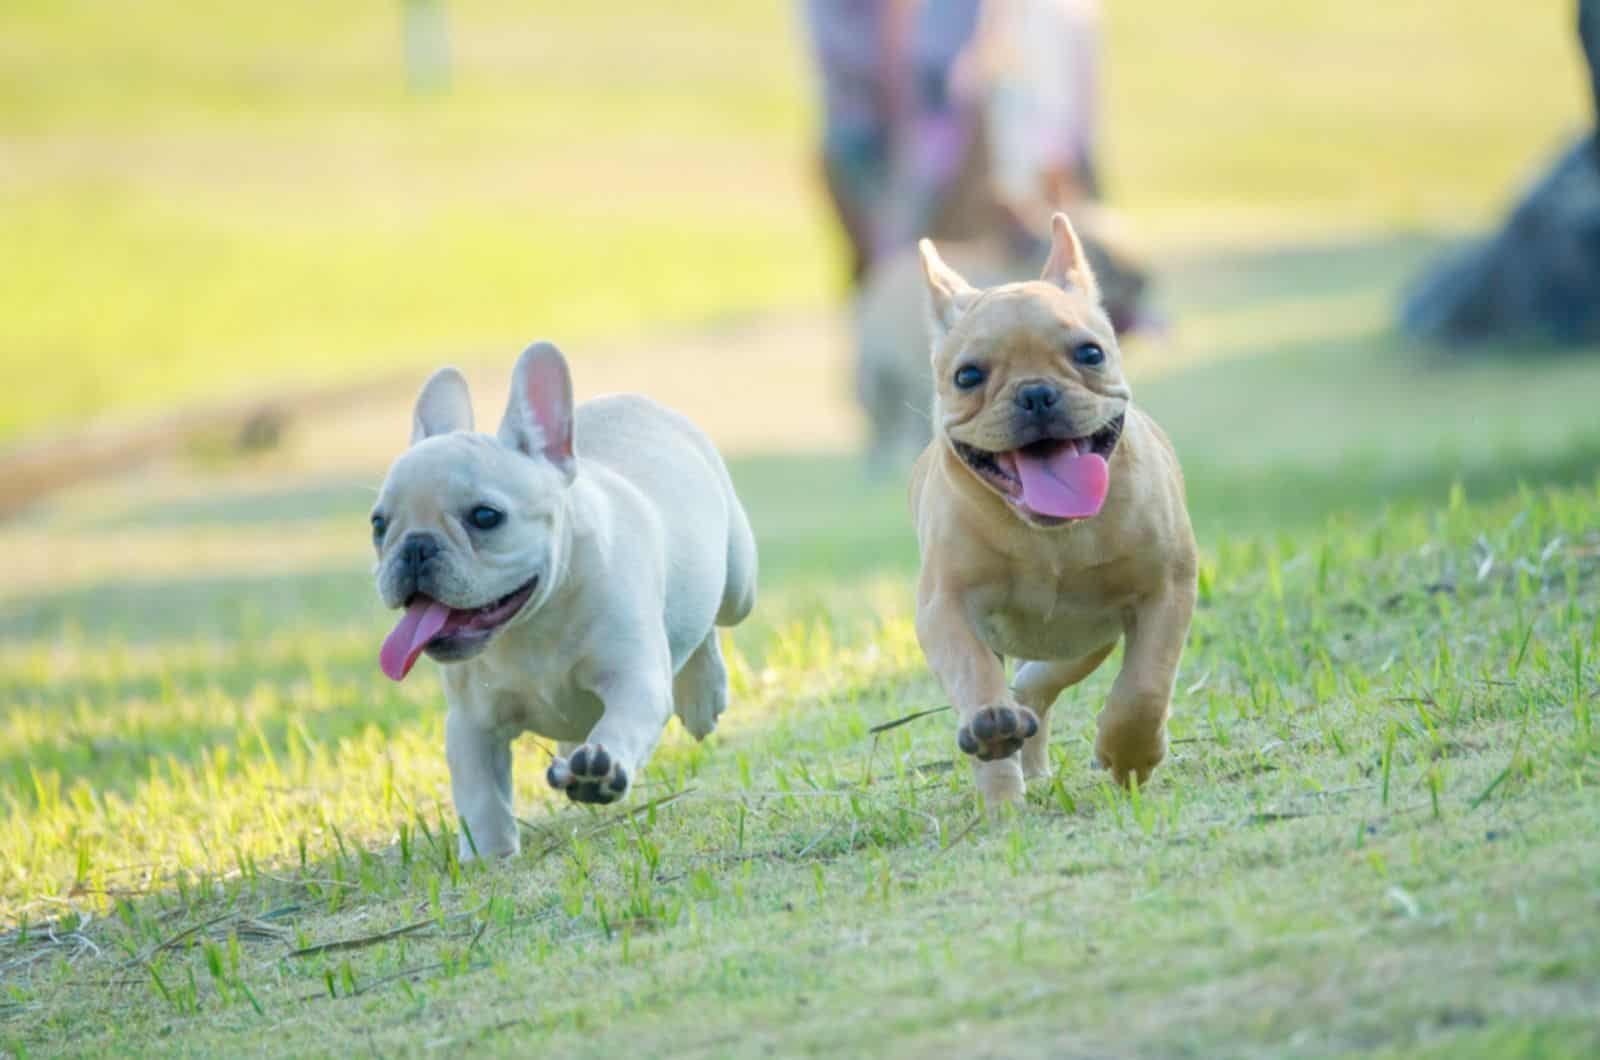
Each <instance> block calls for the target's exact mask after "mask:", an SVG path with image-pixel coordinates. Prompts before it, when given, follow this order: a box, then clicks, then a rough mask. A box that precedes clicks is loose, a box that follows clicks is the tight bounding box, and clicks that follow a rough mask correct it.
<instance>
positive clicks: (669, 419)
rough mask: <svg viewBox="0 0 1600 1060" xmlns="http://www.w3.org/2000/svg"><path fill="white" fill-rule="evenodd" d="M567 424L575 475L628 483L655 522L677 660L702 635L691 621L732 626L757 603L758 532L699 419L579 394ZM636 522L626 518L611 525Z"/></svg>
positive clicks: (638, 402) (647, 404)
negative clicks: (579, 401)
mask: <svg viewBox="0 0 1600 1060" xmlns="http://www.w3.org/2000/svg"><path fill="white" fill-rule="evenodd" d="M573 433H574V436H575V441H576V448H577V454H578V466H579V468H580V469H582V470H581V471H580V475H582V474H587V475H589V476H590V477H591V478H592V479H594V480H595V482H596V484H597V485H600V486H601V487H602V488H605V489H607V490H609V491H616V490H619V489H621V490H626V489H627V487H630V486H631V487H632V489H633V490H636V491H637V494H638V496H639V498H640V499H641V500H642V501H643V502H644V503H645V505H646V506H647V508H648V512H649V516H650V517H651V518H654V519H656V520H658V521H659V525H660V528H661V532H660V535H659V540H660V541H661V542H662V543H663V546H664V550H665V555H664V556H663V557H662V559H663V561H664V562H663V569H664V570H665V572H666V580H667V584H666V586H665V591H666V603H667V611H668V614H667V621H668V626H669V638H670V639H671V640H672V641H673V644H672V649H673V657H674V658H673V662H674V665H675V666H676V665H679V664H681V662H682V659H683V655H684V654H686V653H687V652H688V651H691V650H693V648H694V647H695V644H696V643H698V641H697V640H692V638H691V633H690V631H691V630H694V629H699V630H704V629H705V628H706V627H707V626H709V625H710V624H711V623H712V622H713V621H715V622H716V623H717V624H718V625H724V626H730V625H733V624H735V623H737V622H739V621H741V620H742V619H743V618H744V617H745V616H746V615H747V614H749V613H750V609H751V608H752V607H754V606H755V591H756V587H755V581H756V547H755V539H754V536H753V535H752V533H751V530H750V522H749V519H748V517H747V516H746V515H745V512H744V508H743V506H742V505H741V504H740V503H739V498H738V496H737V495H736V494H735V493H734V490H733V480H732V479H731V478H730V477H729V475H728V469H727V467H726V465H724V464H723V462H722V457H721V456H720V455H719V454H718V452H717V450H716V447H715V446H714V445H713V444H712V443H711V439H709V438H707V437H706V435H705V433H704V432H702V431H701V430H700V429H699V428H698V427H696V426H695V425H694V424H693V423H690V422H689V421H688V420H687V419H685V418H684V417H683V416H680V415H679V414H678V413H676V412H673V411H672V410H671V409H668V408H665V407H663V406H661V405H658V404H656V403H655V402H654V401H651V400H650V399H649V398H646V397H642V396H640V395H637V394H614V395H608V396H605V397H597V398H593V399H591V400H589V401H585V402H584V403H583V404H581V405H579V406H578V408H577V412H576V420H575V423H574V432H573ZM618 480H620V482H619V481H618ZM623 484H625V485H623ZM617 499H618V500H619V501H620V500H622V498H617ZM625 509H626V505H625V504H621V505H619V511H622V510H625ZM641 530H643V528H642V527H632V526H629V525H627V524H626V522H625V521H619V525H617V526H616V527H615V528H614V532H616V533H624V534H625V533H637V532H639V531H641ZM712 589H715V590H716V592H715V594H714V595H708V593H709V591H710V590H712Z"/></svg>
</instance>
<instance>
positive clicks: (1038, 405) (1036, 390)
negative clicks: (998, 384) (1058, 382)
mask: <svg viewBox="0 0 1600 1060" xmlns="http://www.w3.org/2000/svg"><path fill="white" fill-rule="evenodd" d="M1014 400H1015V401H1016V403H1017V407H1018V408H1019V409H1021V410H1022V411H1023V412H1026V413H1028V415H1030V416H1044V415H1046V414H1048V413H1049V412H1051V411H1053V410H1054V409H1055V407H1056V404H1057V402H1059V401H1060V400H1061V388H1060V387H1055V386H1051V385H1050V384H1049V383H1027V384H1024V385H1023V386H1020V387H1018V388H1017V395H1016V398H1015V399H1014Z"/></svg>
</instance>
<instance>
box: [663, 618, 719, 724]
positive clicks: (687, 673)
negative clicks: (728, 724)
mask: <svg viewBox="0 0 1600 1060" xmlns="http://www.w3.org/2000/svg"><path fill="white" fill-rule="evenodd" d="M672 708H673V710H674V712H676V713H677V715H678V720H679V721H681V722H683V727H684V728H685V729H688V730H689V732H690V734H691V735H693V736H694V738H695V739H696V740H704V739H705V738H706V737H707V736H710V735H711V733H712V731H713V730H714V729H716V727H717V718H718V717H720V716H721V715H722V712H723V711H724V710H726V709H728V668H727V666H726V665H724V663H723V661H722V644H721V641H720V640H719V639H718V637H717V631H716V630H715V629H713V630H712V631H711V632H710V633H708V634H706V639H705V640H703V641H701V642H700V646H699V647H698V648H696V649H695V650H694V653H693V654H692V655H690V656H689V658H688V660H687V661H686V662H684V664H683V668H682V669H681V670H679V671H678V674H677V676H676V677H674V678H673V679H672Z"/></svg>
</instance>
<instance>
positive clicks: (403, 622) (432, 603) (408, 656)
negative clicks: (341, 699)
mask: <svg viewBox="0 0 1600 1060" xmlns="http://www.w3.org/2000/svg"><path fill="white" fill-rule="evenodd" d="M449 621H450V608H448V607H446V606H445V605H444V604H441V603H440V602H439V601H437V600H430V599H428V598H427V597H426V596H419V597H417V600H416V602H415V603H413V604H412V605H411V606H410V607H408V608H406V613H405V614H404V615H402V616H401V617H400V622H399V623H398V624H397V625H396V626H395V627H394V631H393V632H392V633H390V634H389V635H388V636H387V637H385V638H384V641H383V648H382V650H380V651H379V652H378V664H379V665H380V666H382V667H383V672H384V673H385V674H387V675H388V676H389V678H390V679H391V680H395V681H400V680H403V679H404V678H405V676H406V674H408V673H410V672H411V667H412V666H414V665H416V662H417V656H419V655H421V654H422V649H423V648H426V647H427V646H428V642H429V641H430V640H432V639H433V638H434V637H437V636H438V635H439V631H440V630H442V629H444V627H445V623H447V622H449Z"/></svg>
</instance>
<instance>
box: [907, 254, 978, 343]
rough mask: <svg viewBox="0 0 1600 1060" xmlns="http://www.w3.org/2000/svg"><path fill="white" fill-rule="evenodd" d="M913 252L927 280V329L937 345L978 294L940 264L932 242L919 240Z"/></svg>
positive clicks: (940, 261)
mask: <svg viewBox="0 0 1600 1060" xmlns="http://www.w3.org/2000/svg"><path fill="white" fill-rule="evenodd" d="M917 250H918V251H919V252H921V254H922V272H923V275H925V276H926V277H927V278H928V328H929V330H930V331H931V332H932V334H933V340H934V341H935V342H938V341H939V340H940V339H942V338H944V337H945V335H946V334H948V333H949V331H950V329H951V328H953V327H955V326H956V321H958V320H960V319H961V316H962V314H963V313H965V312H966V311H967V310H968V309H970V308H971V307H972V303H974V302H976V301H977V300H978V296H979V295H980V294H981V293H982V292H981V291H979V290H978V289H977V288H975V287H973V286H972V285H971V284H970V283H968V282H967V281H966V280H964V279H962V278H961V274H960V273H958V272H956V270H954V269H952V268H951V267H950V266H948V265H946V264H945V263H944V259H943V258H941V257H940V256H939V252H938V251H937V250H935V249H934V247H933V241H932V240H928V239H924V240H921V241H920V242H918V243H917Z"/></svg>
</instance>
